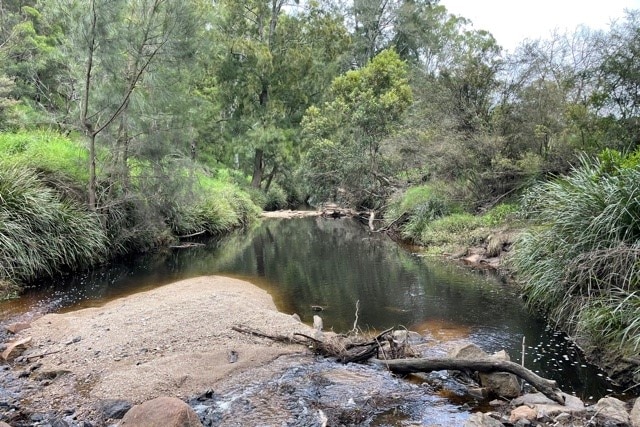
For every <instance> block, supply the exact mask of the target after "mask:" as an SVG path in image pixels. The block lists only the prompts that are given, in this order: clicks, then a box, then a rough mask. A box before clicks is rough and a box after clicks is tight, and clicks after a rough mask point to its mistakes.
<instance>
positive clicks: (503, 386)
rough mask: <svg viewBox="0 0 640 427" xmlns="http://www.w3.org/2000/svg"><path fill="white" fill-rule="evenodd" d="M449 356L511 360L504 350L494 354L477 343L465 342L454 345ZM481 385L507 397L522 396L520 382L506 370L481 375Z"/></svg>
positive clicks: (491, 391)
mask: <svg viewBox="0 0 640 427" xmlns="http://www.w3.org/2000/svg"><path fill="white" fill-rule="evenodd" d="M449 357H452V358H454V359H471V360H478V359H494V360H500V361H509V360H510V359H509V355H508V354H507V352H506V351H504V350H502V351H499V352H497V353H495V354H493V355H490V354H488V353H487V352H485V351H484V350H482V349H481V348H480V347H478V346H477V345H475V344H471V343H465V344H461V345H459V346H457V347H454V348H453V349H452V350H451V351H450V352H449ZM479 376H480V385H481V386H482V387H485V388H487V389H488V390H489V392H490V393H493V394H497V395H498V396H503V397H507V398H514V397H518V396H520V383H519V382H518V378H516V376H515V375H513V374H509V373H506V372H494V373H492V374H483V373H481V374H480V375H479Z"/></svg>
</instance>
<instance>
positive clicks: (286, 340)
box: [231, 326, 310, 345]
mask: <svg viewBox="0 0 640 427" xmlns="http://www.w3.org/2000/svg"><path fill="white" fill-rule="evenodd" d="M231 329H233V330H234V331H236V332H240V333H242V334H248V335H253V336H254V337H260V338H268V339H270V340H272V341H276V342H282V343H285V344H303V345H306V344H307V343H306V342H304V341H300V340H297V339H295V338H291V337H287V336H285V335H268V334H265V333H263V332H260V331H258V330H257V329H253V328H250V327H248V326H232V327H231ZM295 335H301V334H295ZM305 338H310V337H307V336H306V335H305Z"/></svg>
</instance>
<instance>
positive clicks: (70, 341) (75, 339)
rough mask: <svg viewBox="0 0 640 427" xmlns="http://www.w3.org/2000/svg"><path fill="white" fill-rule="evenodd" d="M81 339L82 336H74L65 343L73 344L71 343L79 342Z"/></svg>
mask: <svg viewBox="0 0 640 427" xmlns="http://www.w3.org/2000/svg"><path fill="white" fill-rule="evenodd" d="M80 341H82V337H79V336H78V337H73V338H71V339H70V340H67V341H66V342H65V343H64V345H71V344H75V343H79V342H80Z"/></svg>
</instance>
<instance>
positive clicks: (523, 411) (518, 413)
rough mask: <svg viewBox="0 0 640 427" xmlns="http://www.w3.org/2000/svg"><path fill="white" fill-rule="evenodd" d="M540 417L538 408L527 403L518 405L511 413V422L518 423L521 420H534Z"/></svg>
mask: <svg viewBox="0 0 640 427" xmlns="http://www.w3.org/2000/svg"><path fill="white" fill-rule="evenodd" d="M537 417H538V410H537V409H536V408H535V406H534V407H530V406H527V405H522V406H518V407H517V408H515V409H514V410H513V411H511V415H509V422H510V423H512V424H513V423H517V422H518V421H520V420H527V421H533V420H535V419H536V418H537Z"/></svg>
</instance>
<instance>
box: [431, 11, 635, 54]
mask: <svg viewBox="0 0 640 427" xmlns="http://www.w3.org/2000/svg"><path fill="white" fill-rule="evenodd" d="M440 4H441V5H443V6H445V7H446V8H447V10H448V11H449V12H450V13H453V14H455V15H461V16H464V17H465V18H468V19H470V20H471V21H472V22H473V27H474V28H475V29H481V30H487V31H489V32H490V33H491V34H493V36H494V37H495V38H496V40H497V41H498V44H500V45H501V46H502V47H504V48H506V49H507V50H509V51H513V50H514V49H515V47H516V46H518V45H519V44H520V42H522V41H523V40H525V39H539V38H547V37H549V36H550V35H551V33H552V32H553V31H554V30H558V31H559V32H561V33H563V32H565V31H574V30H575V29H576V28H577V27H578V26H579V25H585V26H588V27H590V28H593V29H602V30H603V29H607V28H608V27H609V24H610V23H611V22H612V21H614V20H616V19H621V18H623V17H624V15H625V12H624V11H625V9H640V0H537V1H532V0H440Z"/></svg>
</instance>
